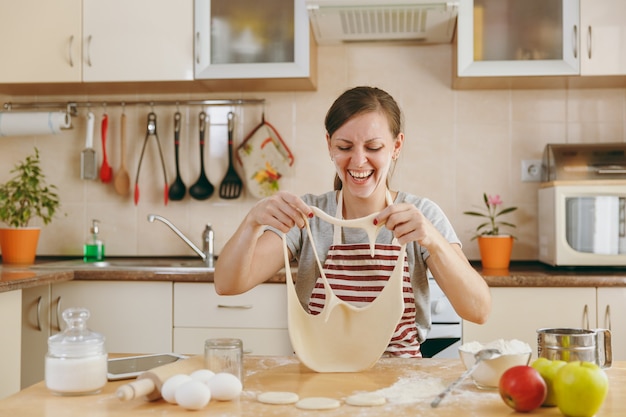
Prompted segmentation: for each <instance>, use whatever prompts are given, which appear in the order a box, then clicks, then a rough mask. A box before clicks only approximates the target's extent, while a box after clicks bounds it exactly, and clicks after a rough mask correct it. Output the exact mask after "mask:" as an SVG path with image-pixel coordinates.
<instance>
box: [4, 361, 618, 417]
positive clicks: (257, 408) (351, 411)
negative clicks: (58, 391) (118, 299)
mask: <svg viewBox="0 0 626 417" xmlns="http://www.w3.org/2000/svg"><path fill="white" fill-rule="evenodd" d="M244 366H245V369H246V376H245V379H244V391H243V393H242V395H241V397H240V399H239V400H236V401H227V402H217V401H215V400H213V401H211V402H210V403H209V404H208V405H207V406H206V407H205V408H204V409H203V410H201V411H198V412H196V414H194V415H211V416H224V417H228V416H250V417H252V416H255V417H256V416H262V417H264V416H291V415H294V416H319V415H322V414H323V415H324V416H328V417H341V416H359V417H368V416H383V415H393V416H399V417H402V416H411V417H412V416H416V415H433V416H444V417H446V416H450V417H452V416H454V417H457V416H481V417H490V416H503V415H513V414H515V413H514V412H513V410H512V409H510V408H508V407H507V406H506V405H505V404H504V402H503V401H502V400H501V399H500V397H499V395H498V393H497V391H495V390H479V389H478V388H476V387H475V386H474V384H473V383H472V382H471V381H470V380H466V381H465V382H463V383H462V384H461V385H460V386H459V387H458V388H457V389H456V390H455V391H453V393H452V394H450V395H449V396H448V397H447V398H446V399H444V400H443V402H442V403H441V404H440V405H439V407H438V408H435V409H432V408H431V407H430V402H431V401H432V399H433V398H434V397H435V395H436V394H437V393H438V392H439V390H440V389H441V387H445V386H446V385H447V384H449V383H451V382H452V381H454V380H455V379H456V378H457V377H458V376H460V374H461V373H462V371H463V370H464V368H463V366H462V364H461V362H460V360H458V359H390V358H386V359H385V358H383V359H381V360H380V361H379V362H378V363H377V364H376V365H375V366H374V367H373V368H372V369H370V370H368V371H365V372H361V373H348V374H341V373H333V374H320V373H315V372H312V371H310V370H308V369H306V368H305V367H303V366H302V365H301V364H300V363H299V362H298V361H297V359H295V358H294V357H263V356H251V357H246V358H245V360H244ZM606 372H607V375H608V377H609V384H610V388H609V394H608V397H607V399H606V401H605V403H604V405H603V406H602V408H601V409H600V411H599V412H598V414H597V417H609V416H624V415H626V362H617V363H614V366H613V367H612V368H610V369H607V370H606ZM125 382H127V381H118V382H110V383H108V384H107V385H106V387H105V388H104V390H103V391H102V392H101V393H100V394H97V395H88V396H82V397H60V396H55V395H53V394H51V393H50V392H49V391H48V390H47V389H46V387H45V385H44V383H43V382H40V383H38V384H35V385H33V386H31V387H29V388H27V389H25V390H23V391H21V392H19V393H17V394H15V395H13V396H10V397H7V398H5V399H3V400H0V410H2V411H1V412H0V414H2V415H7V416H21V417H40V416H46V417H57V416H59V417H61V416H62V417H74V416H76V417H78V416H80V417H83V416H85V415H96V416H100V417H108V416H115V417H125V416H133V417H136V416H144V415H146V416H155V415H159V416H174V417H175V416H190V415H192V414H190V413H191V412H190V411H186V410H184V409H182V408H181V407H179V406H176V405H172V404H168V403H166V402H165V401H164V400H162V399H161V400H158V401H155V402H147V401H145V399H143V398H141V399H135V400H132V401H128V402H122V401H120V400H118V399H117V398H116V397H115V391H116V389H117V387H119V386H120V385H122V384H124V383H125ZM265 391H292V392H296V393H298V394H299V396H300V398H305V397H312V396H325V397H331V398H336V399H339V400H343V399H345V398H346V397H347V396H349V395H352V394H355V393H359V392H373V391H380V393H381V394H383V395H384V396H385V397H386V398H387V404H385V405H382V406H375V407H355V406H350V405H346V404H344V403H343V402H342V405H341V406H340V407H339V408H337V409H334V410H328V411H302V410H299V409H297V408H296V407H295V406H294V405H268V404H261V403H259V402H257V401H256V395H258V394H259V393H261V392H265ZM87 410H88V411H87ZM532 414H533V415H543V416H561V413H560V412H559V410H558V409H557V408H540V409H537V410H535V411H533V412H532Z"/></svg>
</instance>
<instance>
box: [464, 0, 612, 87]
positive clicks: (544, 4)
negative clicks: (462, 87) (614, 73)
mask: <svg viewBox="0 0 626 417" xmlns="http://www.w3.org/2000/svg"><path fill="white" fill-rule="evenodd" d="M583 1H584V0H583ZM615 1H616V2H619V1H620V0H615ZM590 2H593V3H594V6H595V3H596V0H591V1H590ZM579 7H580V6H579V1H578V0H523V1H515V0H460V3H459V15H458V26H457V29H458V41H457V42H458V48H457V64H458V76H459V77H495V76H533V75H578V74H579V73H580V61H579V60H580V54H579V53H578V52H577V50H578V49H579V41H578V40H579V36H580V30H579V21H580V16H579Z"/></svg>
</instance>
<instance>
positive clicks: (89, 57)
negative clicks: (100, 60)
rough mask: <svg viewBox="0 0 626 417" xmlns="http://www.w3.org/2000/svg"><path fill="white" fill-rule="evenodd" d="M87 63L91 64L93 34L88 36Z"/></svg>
mask: <svg viewBox="0 0 626 417" xmlns="http://www.w3.org/2000/svg"><path fill="white" fill-rule="evenodd" d="M87 65H88V66H91V35H89V36H87Z"/></svg>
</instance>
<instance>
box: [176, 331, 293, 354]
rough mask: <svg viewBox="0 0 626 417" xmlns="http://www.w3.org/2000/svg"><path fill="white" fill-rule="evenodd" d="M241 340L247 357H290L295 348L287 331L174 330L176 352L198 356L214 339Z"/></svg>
mask: <svg viewBox="0 0 626 417" xmlns="http://www.w3.org/2000/svg"><path fill="white" fill-rule="evenodd" d="M223 337H225V338H235V339H241V342H242V343H243V352H244V354H246V355H269V356H290V355H293V348H292V347H291V341H290V339H289V332H288V331H287V329H241V328H233V329H224V328H189V327H176V328H174V352H178V353H183V354H188V355H198V354H201V353H203V352H204V342H205V341H206V340H207V339H213V338H223Z"/></svg>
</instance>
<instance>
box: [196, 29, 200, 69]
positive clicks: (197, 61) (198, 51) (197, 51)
mask: <svg viewBox="0 0 626 417" xmlns="http://www.w3.org/2000/svg"><path fill="white" fill-rule="evenodd" d="M196 64H200V32H196Z"/></svg>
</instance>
